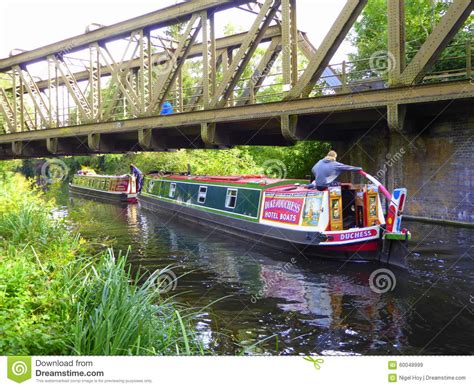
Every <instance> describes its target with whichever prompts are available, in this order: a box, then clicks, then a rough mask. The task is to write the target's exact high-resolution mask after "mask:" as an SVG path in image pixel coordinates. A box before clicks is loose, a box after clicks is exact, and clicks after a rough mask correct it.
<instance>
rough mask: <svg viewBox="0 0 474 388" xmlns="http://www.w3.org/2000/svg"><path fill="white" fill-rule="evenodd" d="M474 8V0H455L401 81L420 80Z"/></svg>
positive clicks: (409, 65) (407, 82) (409, 83)
mask: <svg viewBox="0 0 474 388" xmlns="http://www.w3.org/2000/svg"><path fill="white" fill-rule="evenodd" d="M473 9H474V2H473V0H454V1H453V3H452V4H451V5H450V6H449V8H448V10H447V11H446V14H445V15H444V16H443V17H442V18H441V20H440V21H439V23H438V24H437V25H436V26H435V28H434V29H433V31H432V32H431V34H430V35H429V36H428V38H427V39H426V41H425V43H423V45H422V46H421V48H420V49H419V50H418V52H417V53H416V55H415V57H414V58H413V59H412V60H411V62H410V63H409V64H408V65H407V67H406V68H405V70H404V71H403V73H402V74H401V76H400V82H401V83H402V84H404V85H411V84H413V83H418V82H420V81H421V80H422V79H423V77H424V75H425V73H426V71H427V70H428V69H429V68H430V67H431V66H432V65H433V63H434V62H435V61H436V59H437V58H438V57H439V55H440V54H441V52H442V51H443V50H444V48H445V47H446V46H447V45H448V44H449V42H450V41H451V40H452V38H453V37H454V35H455V34H456V33H457V32H458V31H459V29H460V28H461V26H462V25H463V23H464V22H465V21H466V19H467V18H468V17H469V15H470V14H471V12H472V11H473Z"/></svg>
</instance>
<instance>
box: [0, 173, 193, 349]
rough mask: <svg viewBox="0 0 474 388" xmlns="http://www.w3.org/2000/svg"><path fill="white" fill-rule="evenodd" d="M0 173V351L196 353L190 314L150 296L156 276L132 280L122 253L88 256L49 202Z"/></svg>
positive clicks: (18, 180) (153, 293)
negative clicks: (140, 281)
mask: <svg viewBox="0 0 474 388" xmlns="http://www.w3.org/2000/svg"><path fill="white" fill-rule="evenodd" d="M0 175H1V178H2V179H0V305H1V306H2V308H1V309H0V354H3V355H10V354H37V355H48V354H82V355H84V354H94V355H112V354H114V355H116V354H143V355H148V354H183V353H184V354H195V353H201V352H202V348H201V345H200V342H199V341H198V340H197V339H196V337H195V335H194V334H193V331H192V328H191V325H192V322H193V315H192V313H187V315H185V316H184V318H182V317H181V316H180V315H179V312H178V310H177V306H176V305H175V304H174V303H173V302H172V301H170V300H161V299H159V298H157V294H156V291H155V288H153V286H152V285H153V282H154V281H155V280H156V279H155V278H153V277H151V278H150V279H148V280H145V281H144V283H143V284H138V283H137V282H135V283H132V284H131V283H130V272H129V269H128V267H127V264H126V258H125V257H123V256H119V257H118V258H117V259H116V258H115V257H114V255H113V253H112V251H108V252H106V253H104V254H101V255H99V256H98V257H90V255H89V254H88V248H87V247H88V244H86V242H85V241H84V240H82V239H80V238H79V237H78V236H75V235H74V233H73V232H71V228H70V226H67V225H66V224H65V221H64V220H63V219H61V218H59V217H55V216H54V208H55V204H54V203H53V202H51V201H46V200H45V198H44V195H43V194H42V193H41V192H40V191H39V190H38V189H36V188H35V186H33V185H32V183H30V182H28V181H26V180H25V178H24V177H22V176H20V175H13V173H11V172H9V171H8V170H7V171H6V170H5V167H4V165H2V164H0ZM136 280H137V279H136Z"/></svg>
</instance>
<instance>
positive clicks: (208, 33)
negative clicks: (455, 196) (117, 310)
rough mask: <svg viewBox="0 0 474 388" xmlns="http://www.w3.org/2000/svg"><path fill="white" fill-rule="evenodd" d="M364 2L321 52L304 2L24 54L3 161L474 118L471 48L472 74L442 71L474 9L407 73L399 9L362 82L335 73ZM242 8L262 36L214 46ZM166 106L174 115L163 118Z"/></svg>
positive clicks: (195, 5)
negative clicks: (443, 57) (305, 26)
mask: <svg viewBox="0 0 474 388" xmlns="http://www.w3.org/2000/svg"><path fill="white" fill-rule="evenodd" d="M366 3H367V0H347V2H346V4H345V6H344V8H343V9H342V11H341V13H340V14H339V16H338V17H337V19H336V20H335V22H334V24H333V26H332V27H331V29H330V30H329V31H328V33H327V35H326V36H325V37H324V39H323V40H322V43H321V45H320V46H319V47H318V48H317V49H315V47H314V46H313V45H312V44H311V43H310V42H309V40H308V39H307V37H306V35H305V34H304V33H302V32H300V31H299V30H298V28H297V20H296V5H297V1H296V0H261V1H248V0H242V1H240V0H238V1H236V0H232V1H230V0H200V1H186V2H182V3H179V4H177V5H175V6H171V7H168V8H164V9H161V10H159V11H156V12H153V13H150V14H147V15H144V16H140V17H136V18H134V19H130V20H127V21H124V22H121V23H117V24H115V25H111V26H99V25H91V26H88V28H87V29H86V33H85V34H83V35H79V36H76V37H73V38H70V39H65V40H62V41H60V42H57V43H53V44H50V45H47V46H44V47H41V48H38V49H35V50H31V51H21V50H16V52H12V55H10V57H8V58H5V59H0V82H1V83H0V86H3V88H0V113H1V114H0V120H1V121H0V126H3V128H0V158H1V159H9V158H28V157H36V156H52V155H83V154H91V153H111V152H114V153H119V152H129V151H166V150H173V149H178V148H219V147H228V146H232V145H239V144H259V145H287V144H292V143H294V142H295V141H297V140H302V139H333V140H337V139H346V138H347V137H348V136H352V135H354V133H356V132H357V131H359V130H363V129H365V128H368V127H370V126H372V127H373V126H374V125H381V126H383V127H385V128H389V129H390V130H400V131H401V130H403V129H404V126H405V122H406V120H407V118H408V117H411V116H413V117H415V116H416V117H417V118H418V119H423V118H424V119H425V120H429V119H431V118H432V117H433V116H434V115H435V113H436V112H437V111H439V110H440V109H442V107H443V106H445V105H446V104H447V103H449V104H450V105H451V106H456V104H458V105H459V104H461V106H462V105H463V104H464V105H466V104H471V108H472V99H473V97H474V85H473V82H472V50H471V42H466V47H465V53H466V55H465V58H464V59H463V66H460V67H458V68H455V69H448V70H443V71H442V72H433V71H431V70H430V69H431V68H432V66H433V64H434V63H435V62H436V61H437V60H438V58H439V56H440V53H441V52H442V51H443V50H444V49H445V48H446V47H447V46H448V45H449V44H450V42H451V40H452V38H453V36H454V35H455V34H456V32H457V31H459V29H460V28H462V26H463V24H464V23H465V22H466V20H467V18H468V17H469V15H470V14H471V13H472V11H473V1H472V0H453V2H452V4H451V5H450V6H449V8H448V10H447V12H446V13H445V14H444V15H443V17H442V18H441V20H440V22H439V23H438V24H437V25H435V26H434V29H433V31H432V33H431V35H429V37H428V38H427V39H426V41H425V42H424V43H423V44H422V45H421V47H420V49H419V50H418V52H416V54H415V55H414V56H413V58H412V59H411V61H410V62H409V63H407V64H406V63H405V56H406V55H405V54H406V53H405V36H404V25H405V20H404V14H405V12H404V0H387V4H388V9H387V17H388V42H387V43H388V46H387V47H388V51H387V52H385V53H375V56H373V57H371V58H370V61H369V62H370V68H367V69H366V70H364V71H360V66H359V70H358V71H357V72H356V71H353V69H355V68H356V64H355V63H349V62H342V63H340V64H330V60H331V58H332V57H333V56H334V54H335V52H336V51H337V49H338V48H339V46H340V44H341V43H342V41H343V40H344V39H345V37H346V36H347V34H348V32H349V30H350V29H351V27H352V25H353V24H354V22H355V21H356V19H357V17H358V16H359V15H360V13H361V11H362V10H363V8H364V6H365V5H366ZM237 8H238V9H240V10H241V12H248V14H249V17H251V18H253V23H252V25H251V27H250V29H249V30H248V31H247V32H244V33H239V34H235V35H230V36H225V37H221V38H216V34H215V29H214V24H215V22H214V21H215V18H217V17H219V15H220V14H224V13H225V12H226V11H228V10H229V9H237ZM239 12H240V11H239ZM173 26H174V27H173ZM170 31H174V33H172V32H171V33H170ZM301 56H304V57H305V61H304V63H305V65H304V66H303V67H302V68H301V67H300V68H299V66H298V65H299V63H300V62H301V61H300V58H301ZM379 56H380V58H379ZM278 57H280V58H281V68H280V67H279V68H278V69H275V67H276V65H275V63H277V61H276V60H277V58H278ZM378 61H382V62H383V61H385V62H386V64H387V66H385V68H384V69H383V71H380V69H378V68H377V66H378V65H377V63H378ZM374 63H375V65H374ZM249 71H250V73H249ZM189 72H192V73H193V74H194V77H191V78H190V77H188V76H187V75H186V74H189ZM165 101H168V102H171V104H172V105H173V107H174V114H171V115H160V109H161V107H162V105H163V103H164V102H165ZM453 102H455V104H452V103H453ZM443 104H444V105H443Z"/></svg>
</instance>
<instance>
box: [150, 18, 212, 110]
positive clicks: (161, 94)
mask: <svg viewBox="0 0 474 388" xmlns="http://www.w3.org/2000/svg"><path fill="white" fill-rule="evenodd" d="M202 23H203V20H202V18H201V17H200V15H199V14H195V15H193V16H192V17H191V19H190V20H189V22H188V25H187V26H186V30H185V31H184V33H183V35H182V37H181V40H180V42H179V44H178V48H177V49H176V51H175V52H174V53H173V57H172V58H171V59H170V61H171V66H168V67H167V71H166V72H164V74H161V75H160V76H159V77H158V80H157V81H156V83H155V86H154V87H153V88H152V93H153V98H152V99H151V102H150V105H149V107H148V109H147V111H148V113H150V114H151V113H153V112H155V111H156V110H157V109H158V108H159V106H160V105H161V104H162V103H163V102H164V101H165V99H166V96H167V94H168V92H169V91H170V90H171V87H172V85H173V83H174V82H175V81H176V78H177V77H178V75H179V72H180V70H181V68H182V67H183V64H184V61H185V60H186V58H187V56H188V53H189V50H190V49H191V46H192V45H193V44H194V42H195V41H196V38H197V36H198V34H199V32H200V30H201V28H202Z"/></svg>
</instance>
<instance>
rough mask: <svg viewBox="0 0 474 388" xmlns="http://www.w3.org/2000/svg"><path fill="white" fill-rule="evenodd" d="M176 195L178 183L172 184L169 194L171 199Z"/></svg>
mask: <svg viewBox="0 0 474 388" xmlns="http://www.w3.org/2000/svg"><path fill="white" fill-rule="evenodd" d="M175 193H176V183H171V184H170V192H169V194H168V196H169V197H171V198H174V194H175Z"/></svg>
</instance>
